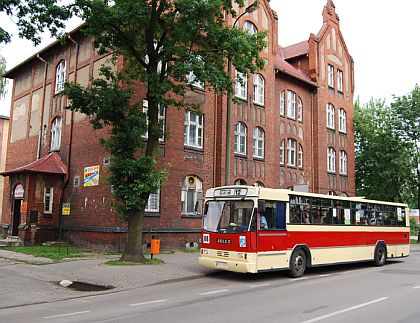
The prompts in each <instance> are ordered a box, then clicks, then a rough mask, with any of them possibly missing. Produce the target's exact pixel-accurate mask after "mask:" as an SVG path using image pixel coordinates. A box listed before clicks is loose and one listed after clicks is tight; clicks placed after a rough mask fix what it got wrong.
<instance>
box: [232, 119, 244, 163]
mask: <svg viewBox="0 0 420 323" xmlns="http://www.w3.org/2000/svg"><path fill="white" fill-rule="evenodd" d="M246 133H247V127H246V125H245V124H244V123H242V122H238V123H236V124H235V148H234V151H235V154H239V155H246V144H247V143H246Z"/></svg>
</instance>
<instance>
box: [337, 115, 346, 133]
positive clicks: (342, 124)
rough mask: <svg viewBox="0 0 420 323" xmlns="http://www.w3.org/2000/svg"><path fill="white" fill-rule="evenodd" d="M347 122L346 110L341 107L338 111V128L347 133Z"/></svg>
mask: <svg viewBox="0 0 420 323" xmlns="http://www.w3.org/2000/svg"><path fill="white" fill-rule="evenodd" d="M346 123H347V117H346V110H344V109H340V111H339V113H338V130H340V132H343V133H346V131H347V126H346Z"/></svg>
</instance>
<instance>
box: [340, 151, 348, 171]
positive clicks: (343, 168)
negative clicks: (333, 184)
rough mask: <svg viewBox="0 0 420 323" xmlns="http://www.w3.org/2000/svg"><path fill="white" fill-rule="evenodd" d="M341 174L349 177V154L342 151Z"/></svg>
mask: <svg viewBox="0 0 420 323" xmlns="http://www.w3.org/2000/svg"><path fill="white" fill-rule="evenodd" d="M340 174H342V175H347V153H346V152H345V151H344V150H342V151H340Z"/></svg>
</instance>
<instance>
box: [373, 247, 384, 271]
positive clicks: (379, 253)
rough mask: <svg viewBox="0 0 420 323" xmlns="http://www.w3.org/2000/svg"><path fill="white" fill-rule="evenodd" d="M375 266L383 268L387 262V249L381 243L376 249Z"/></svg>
mask: <svg viewBox="0 0 420 323" xmlns="http://www.w3.org/2000/svg"><path fill="white" fill-rule="evenodd" d="M373 262H374V264H375V266H383V265H385V262H386V247H385V245H384V244H383V243H380V244H378V245H377V246H376V248H375V256H374V258H373Z"/></svg>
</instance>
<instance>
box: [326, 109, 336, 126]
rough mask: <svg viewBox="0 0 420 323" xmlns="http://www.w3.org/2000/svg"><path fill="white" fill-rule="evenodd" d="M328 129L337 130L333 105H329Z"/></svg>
mask: <svg viewBox="0 0 420 323" xmlns="http://www.w3.org/2000/svg"><path fill="white" fill-rule="evenodd" d="M327 128H330V129H335V124H334V106H333V105H332V104H331V103H328V104H327Z"/></svg>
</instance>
